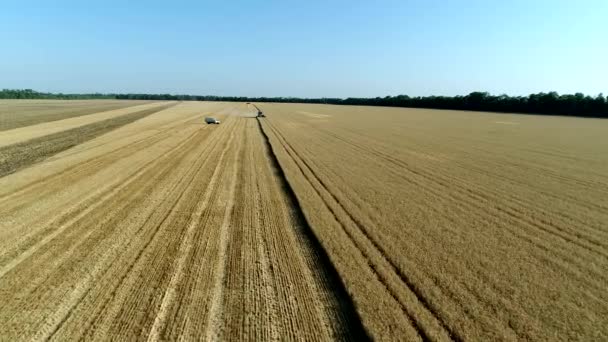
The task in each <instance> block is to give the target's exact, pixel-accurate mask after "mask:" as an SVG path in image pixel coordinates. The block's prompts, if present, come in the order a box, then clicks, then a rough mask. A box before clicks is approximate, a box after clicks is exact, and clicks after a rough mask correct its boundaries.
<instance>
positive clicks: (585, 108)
mask: <svg viewBox="0 0 608 342" xmlns="http://www.w3.org/2000/svg"><path fill="white" fill-rule="evenodd" d="M0 99H68V100H69V99H129V100H175V101H233V102H287V103H325V104H334V105H359V106H389V107H412V108H434V109H454V110H473V111H488V112H507V113H529V114H549V115H567V116H584V117H598V118H608V97H605V96H604V95H602V94H599V95H597V96H595V97H592V96H588V95H584V94H582V93H576V94H574V95H570V94H563V95H559V94H558V93H556V92H549V93H538V94H531V95H528V96H508V95H498V96H495V95H490V94H489V93H487V92H473V93H470V94H469V95H464V96H417V97H410V96H407V95H397V96H386V97H375V98H354V97H349V98H346V99H340V98H297V97H244V96H212V95H171V94H98V93H95V94H61V93H59V94H57V93H41V92H37V91H34V90H31V89H22V90H14V89H4V90H2V91H0Z"/></svg>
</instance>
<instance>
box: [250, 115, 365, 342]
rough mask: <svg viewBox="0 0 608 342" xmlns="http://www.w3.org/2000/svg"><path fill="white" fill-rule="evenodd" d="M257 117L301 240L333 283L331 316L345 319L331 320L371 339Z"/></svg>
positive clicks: (353, 335)
mask: <svg viewBox="0 0 608 342" xmlns="http://www.w3.org/2000/svg"><path fill="white" fill-rule="evenodd" d="M256 121H257V123H258V128H259V132H260V133H261V135H262V138H263V140H264V145H265V146H264V147H265V151H266V154H267V157H268V160H269V163H270V165H271V169H272V170H273V171H275V175H276V176H277V177H276V178H277V181H278V182H279V183H280V186H281V188H282V190H283V191H284V194H285V199H286V201H287V203H286V204H287V207H288V208H289V210H290V211H291V213H292V214H293V215H294V219H295V220H296V221H297V222H296V223H297V224H298V226H299V227H300V228H301V233H302V234H303V236H302V237H303V239H302V242H304V243H305V244H306V245H307V246H302V248H307V249H310V250H312V251H314V252H315V254H316V258H315V259H317V260H314V261H311V262H312V263H314V264H316V267H315V271H316V272H318V273H319V275H321V276H322V277H323V278H325V279H327V284H329V285H330V288H328V290H329V291H331V296H332V297H333V300H334V301H335V303H337V304H338V305H337V307H334V309H336V310H339V312H338V313H334V314H332V315H331V316H332V317H338V318H342V320H341V321H338V322H332V323H333V324H339V325H342V326H341V327H339V329H338V331H340V332H341V333H342V334H344V335H343V336H341V337H342V338H345V339H350V338H358V339H363V340H369V339H370V337H369V335H368V334H367V332H366V330H365V328H364V327H363V324H362V323H361V318H360V317H359V315H358V313H357V311H356V309H355V306H354V303H353V301H352V299H351V298H350V296H349V295H348V292H347V291H346V287H345V285H344V283H343V281H342V279H341V278H340V276H339V274H338V271H337V270H336V269H335V267H334V265H333V264H332V262H331V260H330V258H329V256H328V254H327V252H326V251H325V249H324V248H323V246H322V245H321V243H320V241H319V240H318V238H317V236H316V235H315V233H314V232H313V230H312V229H311V228H310V225H309V224H308V221H307V219H306V217H305V215H304V213H303V212H302V208H301V206H300V203H299V200H298V198H297V196H296V194H295V192H294V190H293V188H292V187H291V185H290V184H289V181H288V180H287V177H286V175H285V172H284V170H283V169H282V167H281V164H280V163H279V160H278V158H277V156H276V154H275V153H274V149H273V147H272V144H271V143H270V139H269V137H268V135H267V133H266V132H265V130H264V127H263V125H262V123H261V120H260V119H259V118H256Z"/></svg>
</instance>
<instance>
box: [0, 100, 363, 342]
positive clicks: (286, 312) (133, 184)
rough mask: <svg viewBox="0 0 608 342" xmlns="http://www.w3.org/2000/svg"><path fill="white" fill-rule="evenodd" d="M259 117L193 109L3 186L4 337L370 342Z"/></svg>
mask: <svg viewBox="0 0 608 342" xmlns="http://www.w3.org/2000/svg"><path fill="white" fill-rule="evenodd" d="M205 113H207V114H209V113H213V115H214V116H217V117H219V118H221V119H222V124H221V125H217V126H216V125H205V124H203V123H202V119H203V117H204V116H205V115H206V114H205ZM251 114H252V112H251V111H250V109H249V108H248V107H247V106H245V105H244V104H221V103H212V104H198V103H182V104H179V105H177V106H175V107H172V108H169V109H165V110H163V111H161V112H157V113H153V114H151V115H149V116H146V117H144V118H140V119H139V120H137V121H135V122H133V123H130V124H127V125H125V126H123V127H120V128H116V129H115V130H113V131H111V132H109V133H106V134H104V135H101V136H98V137H96V138H94V139H92V140H88V141H82V142H81V143H80V144H79V145H77V146H74V147H72V148H70V149H68V150H65V151H63V152H60V153H58V154H56V155H55V156H53V157H52V158H49V159H47V160H45V161H42V162H40V163H38V164H34V165H32V166H31V167H29V168H27V169H24V170H20V171H18V172H15V173H13V174H10V175H8V176H5V177H2V178H0V303H1V304H0V336H2V338H6V339H9V340H28V341H30V340H34V341H36V340H74V339H83V338H84V339H108V338H114V339H122V340H151V341H152V340H164V339H170V340H175V339H209V340H226V339H238V340H275V341H278V340H285V339H302V338H304V339H307V340H330V339H350V338H354V337H360V338H366V335H365V331H364V329H363V327H362V326H361V324H360V321H359V318H358V316H357V314H356V311H355V309H354V307H353V306H352V303H351V302H350V299H349V297H348V295H347V293H346V291H345V289H344V287H343V285H342V283H341V282H340V280H339V279H338V278H337V273H336V272H335V270H333V269H332V268H331V267H332V266H331V264H329V263H328V258H327V256H326V255H325V254H324V252H323V251H322V250H318V248H319V246H320V245H319V244H318V242H315V241H314V240H312V239H313V238H314V237H313V236H311V235H310V231H309V228H308V227H307V224H306V222H305V221H303V220H302V214H301V212H300V211H299V208H298V204H297V203H295V202H294V201H293V198H294V196H293V194H290V193H289V192H288V191H289V190H288V189H286V188H285V187H286V184H287V183H286V182H285V180H284V179H283V178H282V177H283V175H282V173H281V171H280V170H278V169H277V165H278V164H277V163H276V159H273V156H272V152H271V150H270V149H269V145H268V142H267V141H266V140H265V137H264V135H263V132H262V131H261V130H260V126H259V124H258V122H257V120H256V119H255V118H253V117H248V116H251ZM32 313H35V314H32Z"/></svg>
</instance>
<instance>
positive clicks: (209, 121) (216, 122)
mask: <svg viewBox="0 0 608 342" xmlns="http://www.w3.org/2000/svg"><path fill="white" fill-rule="evenodd" d="M205 122H206V123H207V124H208V125H209V124H216V125H219V124H220V120H218V119H216V118H212V117H209V116H208V117H206V118H205Z"/></svg>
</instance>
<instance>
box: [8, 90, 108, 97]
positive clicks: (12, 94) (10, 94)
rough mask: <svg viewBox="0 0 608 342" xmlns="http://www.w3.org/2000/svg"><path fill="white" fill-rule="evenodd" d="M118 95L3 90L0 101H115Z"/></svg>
mask: <svg viewBox="0 0 608 342" xmlns="http://www.w3.org/2000/svg"><path fill="white" fill-rule="evenodd" d="M115 98H116V94H99V93H94V94H62V93H41V92H38V91H35V90H32V89H2V90H0V99H54V100H89V99H115Z"/></svg>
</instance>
